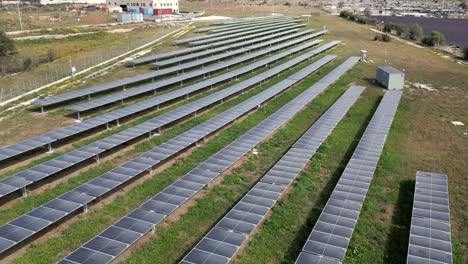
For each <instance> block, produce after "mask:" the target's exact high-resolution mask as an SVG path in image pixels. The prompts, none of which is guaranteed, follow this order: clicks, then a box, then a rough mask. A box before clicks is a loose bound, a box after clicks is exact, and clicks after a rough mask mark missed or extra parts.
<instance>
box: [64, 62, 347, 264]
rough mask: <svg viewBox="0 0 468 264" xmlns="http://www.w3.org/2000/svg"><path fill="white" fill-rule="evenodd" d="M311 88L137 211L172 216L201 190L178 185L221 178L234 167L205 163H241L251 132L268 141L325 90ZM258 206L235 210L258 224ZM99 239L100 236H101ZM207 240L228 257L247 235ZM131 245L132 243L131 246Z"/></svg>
mask: <svg viewBox="0 0 468 264" xmlns="http://www.w3.org/2000/svg"><path fill="white" fill-rule="evenodd" d="M353 60H354V58H353ZM302 71H309V72H310V71H311V69H303V70H302ZM281 83H282V85H283V88H285V87H289V85H288V84H289V82H287V81H282V82H280V84H281ZM310 89H313V90H314V92H312V93H311V92H310V91H309V90H308V91H306V92H303V93H302V94H301V95H300V96H298V97H296V98H295V99H293V100H292V101H291V102H290V103H288V104H286V105H285V106H283V107H282V108H281V109H280V110H278V111H277V112H276V113H275V114H273V115H271V116H270V117H268V118H266V119H265V120H263V121H262V122H260V123H259V124H258V125H257V126H255V127H254V128H252V129H251V130H250V131H249V132H247V133H245V134H244V135H243V136H241V137H240V138H238V139H237V140H236V141H234V142H233V143H231V144H230V145H229V146H227V147H226V148H224V149H223V150H221V151H219V152H218V153H216V154H215V155H213V156H212V157H211V158H209V159H208V160H206V161H205V162H204V163H202V164H201V165H199V166H198V167H196V168H194V169H193V170H192V171H190V172H189V173H187V174H186V175H185V176H184V177H182V178H181V179H180V180H178V181H176V182H174V183H173V184H171V185H170V186H168V187H167V188H166V189H164V190H163V191H162V192H160V193H158V194H156V195H155V196H154V197H153V198H151V199H150V200H148V201H147V202H145V203H143V205H142V206H140V207H139V208H138V209H136V210H148V211H150V212H159V213H161V212H162V211H163V212H162V213H163V214H166V216H167V215H169V214H170V213H172V212H173V211H174V210H176V209H177V207H179V206H180V205H182V204H183V203H184V202H185V201H186V200H187V199H188V198H190V197H192V196H193V195H195V193H196V192H198V190H200V189H201V186H198V187H197V188H196V190H197V191H193V189H192V192H187V193H185V194H183V195H176V193H175V192H174V191H175V190H174V187H175V186H180V185H179V183H180V182H181V181H185V179H186V177H193V176H194V175H198V176H197V178H207V179H208V181H204V182H203V183H199V184H200V185H203V186H206V184H208V183H209V182H210V181H211V180H213V178H214V177H216V176H218V175H220V173H222V172H223V171H226V170H227V169H228V168H229V167H230V166H231V164H226V165H224V168H223V170H222V171H219V172H216V173H213V172H210V171H209V170H207V168H206V166H205V164H210V163H214V162H212V161H213V160H218V159H219V157H230V158H231V159H234V160H233V161H238V160H239V159H241V158H242V156H243V155H244V154H245V153H247V152H248V151H250V150H251V149H252V148H253V147H254V146H251V145H247V146H244V147H242V146H243V145H245V144H242V142H245V141H249V140H250V139H249V136H250V134H251V133H255V134H258V135H261V136H262V139H261V140H264V139H266V138H267V137H268V136H269V135H270V134H271V133H273V132H274V131H276V130H277V129H278V128H280V127H281V126H282V125H283V124H284V123H285V122H287V121H288V120H289V119H290V118H291V117H292V116H293V115H294V114H295V113H296V112H297V111H299V110H300V109H302V108H303V107H304V106H305V105H307V104H308V103H310V101H312V100H313V99H314V98H315V97H316V96H317V95H318V94H319V93H320V91H323V89H325V88H322V87H321V86H320V87H315V86H314V87H312V88H310ZM316 89H319V91H316ZM262 93H263V92H262ZM265 94H268V96H272V94H271V93H268V92H267V91H265ZM245 102H247V101H245ZM239 108H242V105H239V107H236V108H235V109H232V111H235V110H236V109H239ZM225 113H226V112H225ZM265 125H268V127H269V128H270V129H269V130H265V129H264V126H265ZM199 127H201V128H202V127H205V125H204V124H202V125H200V126H199ZM233 145H238V146H239V147H238V148H241V149H243V150H242V151H240V152H232V151H231V150H230V148H231V146H233ZM197 183H198V182H197ZM175 188H177V187H175ZM258 190H263V191H265V192H267V191H268V192H272V193H275V192H279V191H283V190H284V188H281V187H276V186H271V187H266V186H264V185H259V186H258ZM169 194H171V195H172V196H171V195H169ZM252 195H255V193H253V194H252ZM256 195H258V194H256ZM270 195H271V194H270ZM176 196H179V197H182V198H178V199H176V198H177V197H176ZM172 199H176V200H172ZM155 201H158V202H155ZM255 207H257V208H254V207H253V206H252V205H247V206H245V205H243V204H240V205H239V206H237V207H236V210H237V211H240V212H246V211H247V213H249V214H250V215H249V216H248V218H249V220H250V221H255V220H254V218H255V216H253V215H252V214H258V213H260V212H266V211H264V210H263V209H262V207H261V206H255ZM111 228H113V226H111V227H109V228H108V229H106V230H109V229H111ZM104 232H106V231H104ZM231 233H232V232H231ZM97 237H99V235H98V236H97ZM207 238H208V239H210V240H215V241H220V242H222V243H224V244H223V246H222V248H219V250H220V252H219V253H220V254H227V253H226V252H231V251H232V250H233V247H232V246H230V245H234V246H236V247H238V246H240V245H241V244H242V243H243V241H245V239H246V236H244V235H242V234H234V233H232V234H227V233H226V232H224V231H223V230H221V229H219V230H214V231H213V232H210V233H209V234H208V235H207ZM92 240H93V239H92ZM92 240H91V241H92ZM218 243H219V242H218ZM130 245H131V244H129V246H130ZM204 246H205V247H207V248H209V247H210V244H205V245H204ZM236 250H237V249H236ZM77 251H78V250H77ZM77 251H75V252H77ZM202 252H203V251H202ZM221 252H222V253H221ZM73 254H75V253H72V254H71V255H73ZM203 254H204V253H203ZM204 256H205V255H204ZM199 257H201V258H202V259H204V260H206V259H213V260H215V259H218V260H219V259H225V260H227V258H218V257H221V256H220V255H212V256H206V258H204V257H203V256H198V255H196V254H193V255H192V256H191V259H192V258H193V259H198V258H199ZM67 259H69V257H68V256H67V257H66V258H65V259H64V260H67Z"/></svg>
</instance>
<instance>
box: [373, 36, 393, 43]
mask: <svg viewBox="0 0 468 264" xmlns="http://www.w3.org/2000/svg"><path fill="white" fill-rule="evenodd" d="M391 40H392V38H390V36H389V35H388V34H378V35H375V36H374V41H383V42H390V41H391Z"/></svg>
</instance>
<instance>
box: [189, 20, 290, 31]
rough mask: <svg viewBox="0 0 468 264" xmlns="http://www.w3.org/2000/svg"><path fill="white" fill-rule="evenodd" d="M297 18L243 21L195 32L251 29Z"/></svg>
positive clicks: (204, 28)
mask: <svg viewBox="0 0 468 264" xmlns="http://www.w3.org/2000/svg"><path fill="white" fill-rule="evenodd" d="M294 20H295V18H289V17H288V18H282V19H278V18H271V19H262V20H259V21H242V22H239V23H235V24H226V25H216V26H210V27H203V28H200V29H197V30H195V32H197V33H200V32H206V31H211V30H229V29H230V28H232V27H235V28H245V27H247V28H248V27H251V26H252V25H261V24H267V23H277V22H281V21H294Z"/></svg>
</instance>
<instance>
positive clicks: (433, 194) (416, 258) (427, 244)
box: [407, 171, 453, 264]
mask: <svg viewBox="0 0 468 264" xmlns="http://www.w3.org/2000/svg"><path fill="white" fill-rule="evenodd" d="M452 261H453V260H452V242H451V234H450V208H449V194H448V179H447V175H444V174H438V173H433V172H421V171H418V172H416V186H415V192H414V202H413V213H412V215H411V230H410V238H409V245H408V259H407V264H422V263H433V264H442V263H450V264H451V263H452Z"/></svg>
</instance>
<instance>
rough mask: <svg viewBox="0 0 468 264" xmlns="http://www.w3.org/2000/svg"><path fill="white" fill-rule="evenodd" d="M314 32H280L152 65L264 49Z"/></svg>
mask: <svg viewBox="0 0 468 264" xmlns="http://www.w3.org/2000/svg"><path fill="white" fill-rule="evenodd" d="M312 31H313V30H304V31H300V32H297V29H292V30H286V31H283V32H280V33H277V34H274V35H268V36H265V37H260V38H255V39H251V40H246V41H241V42H237V43H234V44H229V45H223V46H221V47H217V48H213V49H207V50H203V51H200V52H194V53H191V54H188V55H185V56H179V57H176V58H171V59H166V60H160V61H158V62H154V63H152V64H153V65H155V66H157V67H164V66H168V65H172V64H176V63H181V62H183V61H188V60H193V59H198V58H201V57H204V56H207V55H213V54H216V53H221V52H223V51H229V50H233V49H237V48H243V47H245V46H248V45H252V44H256V43H260V44H262V47H263V46H269V45H272V44H274V43H278V42H281V41H282V40H283V41H284V40H288V39H292V38H294V37H298V36H303V35H306V34H308V33H311V32H312ZM282 36H286V37H282ZM279 37H282V38H279ZM265 42H267V43H265Z"/></svg>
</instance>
